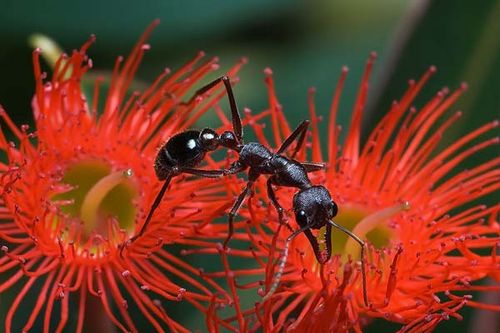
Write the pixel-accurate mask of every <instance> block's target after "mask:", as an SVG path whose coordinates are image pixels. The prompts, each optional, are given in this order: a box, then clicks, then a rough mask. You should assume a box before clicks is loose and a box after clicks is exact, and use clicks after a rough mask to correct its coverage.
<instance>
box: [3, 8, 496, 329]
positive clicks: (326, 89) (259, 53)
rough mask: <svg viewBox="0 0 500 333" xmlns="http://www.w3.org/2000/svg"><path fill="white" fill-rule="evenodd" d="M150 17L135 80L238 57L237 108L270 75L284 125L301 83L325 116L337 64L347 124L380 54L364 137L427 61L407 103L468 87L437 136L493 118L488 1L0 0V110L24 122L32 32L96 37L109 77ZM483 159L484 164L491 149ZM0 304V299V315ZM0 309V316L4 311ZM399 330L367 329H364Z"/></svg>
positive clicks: (492, 20) (299, 100) (70, 40)
mask: <svg viewBox="0 0 500 333" xmlns="http://www.w3.org/2000/svg"><path fill="white" fill-rule="evenodd" d="M155 18H160V20H161V24H160V26H159V27H158V28H156V29H155V31H154V33H153V36H152V38H151V39H150V44H151V45H152V50H151V51H149V52H148V53H147V54H146V57H145V60H144V61H143V64H142V65H141V67H140V70H139V74H138V78H139V79H140V80H143V81H145V82H149V81H151V80H152V79H153V78H154V77H155V76H156V75H157V74H158V73H160V71H161V70H162V69H163V68H164V67H166V66H168V67H170V68H172V69H176V68H178V67H179V66H180V65H181V64H182V63H184V62H186V61H187V60H188V59H191V57H192V56H194V55H195V54H196V53H197V51H199V50H204V51H206V52H207V54H208V55H218V56H220V58H221V64H222V66H223V67H222V70H224V69H227V68H228V67H229V66H231V65H232V64H234V63H235V61H237V60H238V59H239V58H240V57H241V56H247V57H249V59H250V63H249V64H248V65H247V66H245V67H244V69H243V70H242V71H241V74H240V77H241V82H240V83H239V84H238V85H237V87H236V88H235V93H236V95H237V100H238V103H239V105H240V106H241V107H243V106H248V107H250V108H251V109H253V110H255V111H257V110H262V109H264V108H265V107H266V105H267V94H266V89H265V86H264V84H263V78H264V75H263V72H262V70H263V69H264V68H265V67H271V68H272V69H273V71H274V73H275V80H276V88H277V92H278V97H279V99H280V102H281V103H282V104H283V107H284V110H285V112H286V113H287V114H288V117H289V119H290V121H291V124H297V123H298V122H299V121H301V120H302V119H304V118H306V117H308V114H307V105H306V94H307V89H308V88H309V87H311V86H314V87H316V88H317V95H316V103H317V111H318V113H319V114H323V115H326V112H327V111H328V108H329V105H330V100H331V94H332V90H333V88H334V86H335V83H336V81H337V78H338V75H339V73H340V69H341V66H342V65H348V66H349V68H350V73H349V76H348V80H347V82H346V86H345V90H344V94H343V99H342V102H341V111H340V112H341V113H340V120H341V122H342V123H343V124H347V123H348V119H349V117H350V112H351V109H352V101H353V100H354V98H355V95H356V92H357V87H358V84H359V81H360V76H361V72H362V70H363V66H364V63H365V60H366V59H367V57H368V55H369V53H370V51H376V52H377V53H378V55H379V58H378V60H377V62H376V66H375V71H374V76H373V78H372V80H371V91H370V95H369V101H368V105H367V112H368V116H367V117H366V118H365V124H364V125H365V126H364V127H365V129H366V131H368V130H369V129H371V128H372V127H373V124H374V123H375V121H376V120H377V119H379V118H380V117H381V116H382V115H383V114H384V113H385V112H386V111H387V110H388V108H389V106H390V103H391V102H392V100H394V99H396V98H399V96H401V94H402V93H403V92H404V91H405V89H406V87H407V81H408V79H410V78H417V77H419V76H420V74H421V73H423V71H425V70H426V69H427V68H428V66H429V65H436V66H437V67H438V73H437V74H436V75H435V76H434V78H433V79H432V80H431V82H430V83H429V84H428V85H427V87H426V88H425V89H424V92H423V93H422V96H421V97H420V98H419V99H418V100H417V103H418V102H420V103H423V102H425V100H426V97H429V96H432V95H433V94H434V93H435V92H436V91H437V90H438V89H440V88H441V87H442V86H445V85H450V88H454V87H457V86H458V85H459V84H460V82H461V81H467V82H468V84H469V87H470V88H469V91H468V92H467V93H466V95H465V96H464V97H463V98H462V99H461V100H460V102H459V103H458V105H457V106H456V107H454V108H453V110H457V109H460V110H463V111H464V116H463V117H462V118H463V119H462V120H461V121H460V122H459V124H458V125H457V126H455V127H454V129H453V132H452V133H451V134H450V135H449V137H447V138H446V140H453V139H454V138H457V137H459V136H461V135H462V134H463V133H465V132H467V131H470V130H471V129H472V128H476V127H478V126H479V125H480V124H483V123H485V122H487V121H491V120H493V119H495V118H498V116H499V111H500V102H499V88H498V87H499V86H500V75H499V74H500V71H499V70H498V68H500V51H499V44H500V38H499V36H500V1H495V0H482V1H465V0H458V1H454V0H438V1H417V0H414V1H410V0H404V1H403V0H378V1H373V0H350V1H349V0H330V1H328V0H313V1H298V0H289V1H285V0H275V1H264V0H253V1H251V0H240V1H230V0H218V1H208V0H184V1H182V0H170V1H168V0H150V1H144V2H138V1H132V0H123V1H96V0H88V1H13V0H2V2H1V10H0V43H1V49H0V73H1V80H0V103H1V104H2V105H3V106H4V108H5V109H6V110H7V111H8V112H9V114H10V115H12V116H13V117H14V118H15V121H16V122H17V123H18V124H19V123H26V122H28V123H29V122H30V121H31V107H30V103H31V97H32V94H33V91H34V84H33V83H34V80H33V75H32V63H31V49H30V47H29V46H28V43H27V40H28V36H30V35H31V34H33V33H43V34H45V35H47V36H50V37H51V38H53V39H54V40H55V41H57V42H58V43H59V44H60V45H61V46H62V47H63V49H64V50H66V51H70V50H71V49H73V48H78V47H79V46H80V45H81V44H82V43H83V42H84V41H85V40H86V39H87V38H88V36H89V35H90V34H91V33H93V34H96V35H97V42H96V43H95V44H94V45H93V46H92V47H91V49H90V55H91V57H92V59H93V61H94V68H95V69H98V70H103V69H106V70H109V69H111V67H112V65H113V62H114V60H115V58H116V56H118V55H126V54H128V53H129V51H130V49H131V48H132V46H133V45H134V44H135V42H136V40H137V38H138V36H139V35H140V34H141V33H142V31H143V30H144V28H145V27H146V26H147V25H148V24H149V23H150V22H151V21H152V20H153V19H155ZM221 73H222V71H221ZM206 121H208V122H210V119H207V120H206ZM322 126H323V127H322V129H323V131H324V130H325V124H324V123H323V124H322ZM366 131H365V132H366ZM489 154H490V155H489V158H491V156H493V155H498V151H491V152H490V153H489ZM482 158H488V156H487V155H484V156H481V158H480V159H482ZM476 163H477V162H476ZM492 200H495V199H492ZM3 306H5V304H2V303H1V299H0V310H2V309H3ZM1 312H3V314H2V316H0V318H1V317H3V316H4V315H5V312H4V310H2V311H1ZM463 313H465V321H464V322H463V323H458V322H457V321H455V320H451V321H450V322H447V323H444V324H443V325H442V326H440V329H439V331H440V332H445V331H449V332H452V331H453V332H468V331H469V330H470V329H471V327H472V324H471V321H472V320H474V318H476V317H475V316H474V314H473V313H472V311H470V310H466V311H464V312H463ZM398 327H399V325H391V324H386V323H383V322H377V323H375V324H374V325H373V326H372V327H371V328H370V329H369V330H368V331H373V332H378V331H395V330H396V329H397V328H398Z"/></svg>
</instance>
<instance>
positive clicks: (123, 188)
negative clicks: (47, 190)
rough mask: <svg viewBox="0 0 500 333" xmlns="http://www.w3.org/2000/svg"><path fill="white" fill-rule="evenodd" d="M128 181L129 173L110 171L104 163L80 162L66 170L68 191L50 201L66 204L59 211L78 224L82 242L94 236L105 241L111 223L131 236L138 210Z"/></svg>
mask: <svg viewBox="0 0 500 333" xmlns="http://www.w3.org/2000/svg"><path fill="white" fill-rule="evenodd" d="M131 177H132V170H130V169H128V170H120V171H112V170H111V167H110V166H109V165H108V164H106V163H104V162H99V161H84V162H79V163H76V164H73V165H71V166H70V167H68V168H67V169H66V171H65V173H64V177H63V179H62V183H64V184H67V185H69V186H71V189H70V190H69V191H67V192H64V193H62V194H58V195H55V196H54V197H53V198H52V199H53V201H63V202H65V203H66V204H64V205H61V210H62V212H63V213H65V214H68V215H69V217H70V219H69V220H71V218H74V219H76V220H77V221H79V222H81V230H80V231H81V232H80V235H82V236H83V237H84V239H83V240H81V241H85V240H86V239H88V238H89V237H90V236H91V235H95V234H98V235H101V236H103V237H104V238H108V236H109V235H108V230H110V229H109V227H110V226H109V223H110V221H112V220H115V221H116V223H117V224H118V227H119V228H120V229H125V230H126V231H128V232H131V231H132V230H133V228H134V221H135V216H136V210H137V209H136V207H135V205H134V202H133V201H134V199H135V197H136V196H137V190H136V188H135V186H134V184H133V183H132V181H131V179H130V178H131ZM81 241H80V242H81Z"/></svg>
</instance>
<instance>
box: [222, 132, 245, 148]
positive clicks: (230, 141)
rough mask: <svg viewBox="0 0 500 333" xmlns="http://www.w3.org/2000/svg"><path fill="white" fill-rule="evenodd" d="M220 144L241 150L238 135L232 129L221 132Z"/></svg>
mask: <svg viewBox="0 0 500 333" xmlns="http://www.w3.org/2000/svg"><path fill="white" fill-rule="evenodd" d="M219 144H220V145H221V146H223V147H226V148H229V149H232V150H236V151H239V146H240V143H239V142H238V139H236V135H235V134H234V133H233V132H231V131H225V132H224V133H222V134H221V136H220V138H219Z"/></svg>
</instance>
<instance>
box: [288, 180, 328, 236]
mask: <svg viewBox="0 0 500 333" xmlns="http://www.w3.org/2000/svg"><path fill="white" fill-rule="evenodd" d="M293 210H294V212H295V219H296V221H297V224H299V225H300V226H301V227H304V226H306V225H309V226H310V227H311V229H319V228H321V227H323V226H325V225H326V224H327V223H328V221H329V220H331V219H333V218H334V217H335V216H336V215H337V213H338V207H337V204H336V203H335V202H334V201H333V200H332V197H331V196H330V193H329V192H328V190H327V189H326V188H325V187H324V186H312V187H309V188H307V189H304V190H301V191H299V192H298V193H297V194H295V196H294V198H293Z"/></svg>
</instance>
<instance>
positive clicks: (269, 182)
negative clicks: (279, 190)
mask: <svg viewBox="0 0 500 333" xmlns="http://www.w3.org/2000/svg"><path fill="white" fill-rule="evenodd" d="M273 183H275V179H274V176H273V177H269V178H268V179H267V196H268V197H269V199H270V200H271V203H272V204H273V206H274V208H276V211H277V212H278V220H279V223H280V224H284V225H285V226H286V227H287V228H288V230H290V231H291V232H293V229H292V227H290V224H288V222H286V221H284V219H283V215H284V213H285V210H284V209H283V207H281V205H280V203H279V202H278V199H277V198H276V193H275V192H274V190H273Z"/></svg>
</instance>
